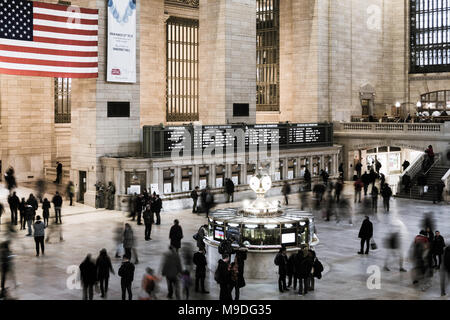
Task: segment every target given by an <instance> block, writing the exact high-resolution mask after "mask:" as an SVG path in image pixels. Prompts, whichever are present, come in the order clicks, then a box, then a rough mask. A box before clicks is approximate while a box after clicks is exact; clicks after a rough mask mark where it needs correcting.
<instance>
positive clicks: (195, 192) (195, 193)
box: [191, 187, 199, 213]
mask: <svg viewBox="0 0 450 320" xmlns="http://www.w3.org/2000/svg"><path fill="white" fill-rule="evenodd" d="M198 189H199V188H198V187H195V188H194V190H192V191H191V198H192V201H193V203H192V213H197V212H198V208H197V201H198Z"/></svg>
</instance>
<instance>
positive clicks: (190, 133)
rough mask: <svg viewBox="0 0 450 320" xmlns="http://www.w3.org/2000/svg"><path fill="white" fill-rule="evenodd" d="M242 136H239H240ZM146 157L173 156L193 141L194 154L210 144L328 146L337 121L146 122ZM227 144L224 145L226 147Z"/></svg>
mask: <svg viewBox="0 0 450 320" xmlns="http://www.w3.org/2000/svg"><path fill="white" fill-rule="evenodd" d="M238 137H239V138H238ZM143 138H144V139H143V140H144V141H143V142H144V143H143V153H144V156H145V157H149V158H160V157H170V156H171V154H172V152H180V151H181V150H182V149H184V146H186V145H189V146H190V148H191V152H192V154H194V152H198V151H199V150H200V151H201V152H203V151H204V150H205V149H206V148H209V149H216V150H217V149H219V150H223V153H224V154H225V152H226V151H227V149H228V150H230V149H231V150H233V149H234V150H235V151H238V150H241V149H240V146H239V143H242V144H243V145H244V146H245V151H246V152H248V151H253V150H254V151H256V150H258V148H260V147H262V146H264V147H266V148H267V149H268V150H270V149H271V148H272V147H273V146H275V145H277V147H278V148H279V149H280V150H282V149H288V148H310V147H326V146H332V145H333V125H332V124H328V123H317V124H316V123H314V124H311V123H308V124H303V123H298V124H261V125H245V124H242V125H216V126H213V125H209V126H192V125H187V126H167V127H162V126H144V137H143ZM222 148H223V149H222Z"/></svg>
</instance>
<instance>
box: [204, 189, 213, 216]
mask: <svg viewBox="0 0 450 320" xmlns="http://www.w3.org/2000/svg"><path fill="white" fill-rule="evenodd" d="M202 200H203V199H202ZM203 204H204V207H205V212H206V218H208V217H209V211H210V210H211V208H212V207H213V206H214V195H213V194H212V192H211V189H210V188H209V186H207V187H206V192H205V199H204V202H203Z"/></svg>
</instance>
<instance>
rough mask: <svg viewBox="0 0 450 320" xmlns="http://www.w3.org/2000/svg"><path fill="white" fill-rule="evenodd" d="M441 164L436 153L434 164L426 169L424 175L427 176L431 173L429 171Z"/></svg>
mask: <svg viewBox="0 0 450 320" xmlns="http://www.w3.org/2000/svg"><path fill="white" fill-rule="evenodd" d="M439 163H441V154H440V153H438V154H437V155H435V157H434V162H433V164H432V165H431V166H430V167H429V168H428V170H427V172H425V175H428V173H429V172H430V171H431V169H433V168H434V167H435V166H436V165H437V164H439Z"/></svg>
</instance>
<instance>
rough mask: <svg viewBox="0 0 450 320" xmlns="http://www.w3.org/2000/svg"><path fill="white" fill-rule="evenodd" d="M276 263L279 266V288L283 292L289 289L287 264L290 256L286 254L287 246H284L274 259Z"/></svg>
mask: <svg viewBox="0 0 450 320" xmlns="http://www.w3.org/2000/svg"><path fill="white" fill-rule="evenodd" d="M274 263H275V265H277V266H278V289H279V290H280V292H281V293H283V292H284V291H287V290H288V289H287V286H286V275H287V266H288V258H287V256H286V248H285V247H282V248H281V249H280V251H279V252H278V254H277V255H276V257H275V260H274Z"/></svg>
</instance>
